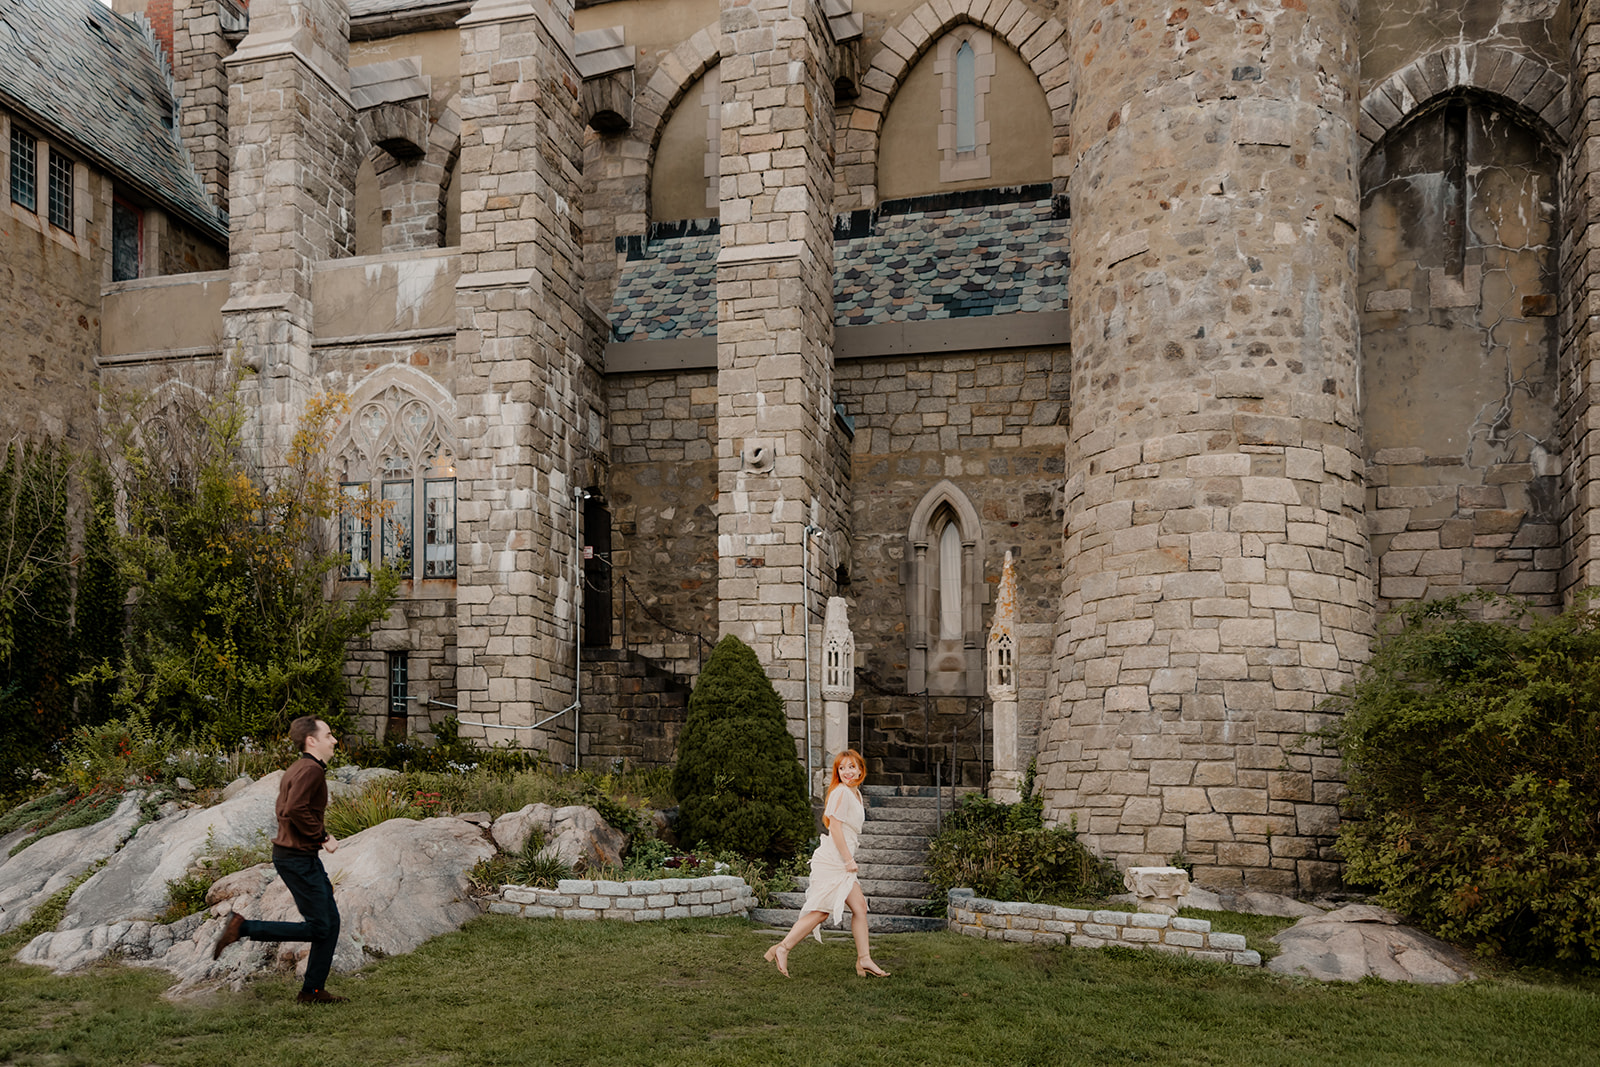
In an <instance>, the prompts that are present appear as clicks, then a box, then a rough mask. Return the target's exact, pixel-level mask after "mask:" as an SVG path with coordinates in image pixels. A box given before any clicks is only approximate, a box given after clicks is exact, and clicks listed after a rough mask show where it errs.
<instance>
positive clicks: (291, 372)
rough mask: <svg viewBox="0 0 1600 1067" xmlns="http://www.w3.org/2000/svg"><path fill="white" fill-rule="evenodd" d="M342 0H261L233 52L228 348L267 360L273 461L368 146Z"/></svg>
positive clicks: (264, 386)
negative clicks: (360, 132) (361, 142)
mask: <svg viewBox="0 0 1600 1067" xmlns="http://www.w3.org/2000/svg"><path fill="white" fill-rule="evenodd" d="M349 61H350V16H349V13H348V11H347V10H346V7H345V4H344V0H256V2H255V5H254V8H253V10H252V12H251V21H250V34H249V36H248V37H246V38H245V39H244V41H243V42H242V43H241V44H240V45H239V49H238V51H236V52H234V54H233V55H232V56H231V57H230V58H229V59H228V60H227V64H226V65H227V72H228V77H229V89H228V136H229V142H230V145H231V149H232V162H231V166H230V176H229V178H228V186H229V197H228V209H229V214H230V235H229V236H230V244H231V246H232V247H231V255H230V262H231V265H232V272H233V276H232V279H231V283H230V286H229V293H228V302H227V303H226V304H225V305H224V306H223V308H222V312H223V316H224V326H223V330H224V338H225V345H224V351H225V352H227V353H229V354H230V355H231V356H233V357H234V358H238V359H240V360H241V361H242V362H243V363H244V364H245V365H246V366H248V367H250V368H252V369H254V370H255V371H257V372H258V376H257V377H256V378H255V379H254V382H253V385H252V389H253V391H254V394H255V395H254V396H252V397H250V398H249V399H250V400H251V401H252V403H253V405H254V407H255V411H256V417H257V418H258V419H259V420H260V423H261V428H262V432H261V435H260V438H259V440H260V441H261V443H262V445H263V448H264V449H265V450H266V453H267V454H266V455H265V456H263V457H262V461H263V462H264V463H268V464H271V463H273V462H275V460H274V458H273V457H274V456H276V455H281V454H282V450H283V449H285V448H286V447H287V446H288V444H289V439H290V437H291V436H292V435H293V433H294V430H295V426H296V422H297V420H298V418H299V416H300V414H301V412H302V411H303V410H304V404H305V401H306V399H307V398H308V397H309V396H311V395H312V394H313V393H315V392H316V391H317V388H316V384H315V383H314V382H313V381H312V366H311V328H312V309H311V279H312V271H313V267H314V266H315V264H316V263H317V262H318V261H319V260H323V259H331V258H334V257H336V256H344V255H349V254H350V251H351V241H352V232H351V227H350V200H351V190H352V189H353V187H354V184H355V172H356V166H357V165H358V163H359V162H360V160H359V158H358V154H359V149H358V147H357V140H358V139H357V137H356V136H355V110H354V108H353V107H352V105H351V101H350V78H349V65H350V64H349Z"/></svg>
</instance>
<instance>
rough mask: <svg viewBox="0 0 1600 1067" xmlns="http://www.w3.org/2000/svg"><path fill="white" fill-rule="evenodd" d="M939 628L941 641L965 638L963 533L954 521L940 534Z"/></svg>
mask: <svg viewBox="0 0 1600 1067" xmlns="http://www.w3.org/2000/svg"><path fill="white" fill-rule="evenodd" d="M938 622H939V625H938V633H939V639H940V640H941V641H956V640H960V639H961V638H963V637H964V636H966V631H965V628H964V627H963V626H962V625H961V531H960V530H959V529H957V528H956V524H955V522H954V521H953V520H952V521H950V522H946V523H945V524H944V530H943V531H942V532H941V533H940V534H939V620H938Z"/></svg>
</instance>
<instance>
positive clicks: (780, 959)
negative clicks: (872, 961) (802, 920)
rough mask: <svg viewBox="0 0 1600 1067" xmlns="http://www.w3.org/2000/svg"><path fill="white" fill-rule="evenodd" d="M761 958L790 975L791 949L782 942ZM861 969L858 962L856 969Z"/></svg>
mask: <svg viewBox="0 0 1600 1067" xmlns="http://www.w3.org/2000/svg"><path fill="white" fill-rule="evenodd" d="M761 958H762V959H764V960H766V961H767V962H768V963H775V964H777V965H778V973H779V974H781V975H783V976H784V977H785V978H787V977H789V950H788V949H787V948H786V947H784V945H783V944H782V943H781V942H780V943H778V944H776V945H773V946H772V947H771V948H769V949H767V951H765V952H763V953H762V954H761ZM860 969H861V964H859V963H858V964H856V970H858V971H859V970H860Z"/></svg>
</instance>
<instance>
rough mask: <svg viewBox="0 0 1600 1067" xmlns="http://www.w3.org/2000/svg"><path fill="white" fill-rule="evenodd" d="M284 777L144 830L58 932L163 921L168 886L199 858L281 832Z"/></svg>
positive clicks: (75, 898) (90, 884) (76, 901)
mask: <svg viewBox="0 0 1600 1067" xmlns="http://www.w3.org/2000/svg"><path fill="white" fill-rule="evenodd" d="M282 777H283V772H282V771H274V772H273V773H271V774H269V775H266V776H265V777H263V778H261V779H260V780H258V781H255V782H252V783H251V784H250V786H249V788H247V789H244V790H242V791H241V792H239V793H238V794H237V795H235V796H234V797H233V798H232V799H231V800H226V801H224V802H223V803H221V804H218V805H216V806H215V807H211V808H191V809H189V810H187V811H182V812H179V813H178V814H176V815H174V816H173V817H172V818H169V819H162V820H160V821H159V822H152V823H146V824H145V825H143V826H141V827H140V828H139V832H138V833H136V834H134V835H133V838H132V839H131V840H130V841H129V842H128V843H127V844H126V845H125V846H124V847H123V848H122V850H121V851H120V852H118V853H116V854H115V855H114V856H112V857H111V859H110V861H108V862H107V863H106V865H105V866H104V867H102V868H101V869H100V870H98V871H96V872H95V873H94V875H93V876H92V877H90V878H89V880H88V881H86V882H84V883H83V885H81V886H79V887H78V891H77V892H76V893H74V894H72V900H71V902H70V903H68V905H67V913H66V915H65V916H64V917H63V918H62V920H61V924H60V926H59V927H58V929H61V930H83V929H88V928H91V927H96V926H105V925H108V924H111V923H116V922H138V921H149V920H152V919H156V918H158V917H159V916H160V915H161V913H162V912H164V911H166V910H167V903H168V901H167V883H168V882H169V881H173V880H174V879H178V878H182V877H184V876H185V875H187V874H188V873H189V868H190V867H192V866H194V862H195V860H196V859H197V858H198V857H200V856H202V855H205V854H207V853H214V852H219V851H221V850H223V849H228V848H232V847H234V846H244V847H253V846H258V845H261V844H263V843H264V842H265V841H266V840H267V838H270V837H271V836H272V835H273V834H275V833H276V832H277V829H278V819H277V816H276V815H275V814H274V813H273V809H274V806H275V805H276V803H277V799H278V779H280V778H282Z"/></svg>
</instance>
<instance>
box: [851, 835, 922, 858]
mask: <svg viewBox="0 0 1600 1067" xmlns="http://www.w3.org/2000/svg"><path fill="white" fill-rule="evenodd" d="M930 840H931V839H930V838H929V837H927V836H925V835H922V834H882V833H874V832H871V831H868V832H867V833H864V834H862V835H861V840H860V842H859V843H858V844H857V846H856V851H858V852H860V853H862V854H866V853H876V852H916V853H918V854H919V855H923V856H926V855H927V854H928V842H929V841H930Z"/></svg>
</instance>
